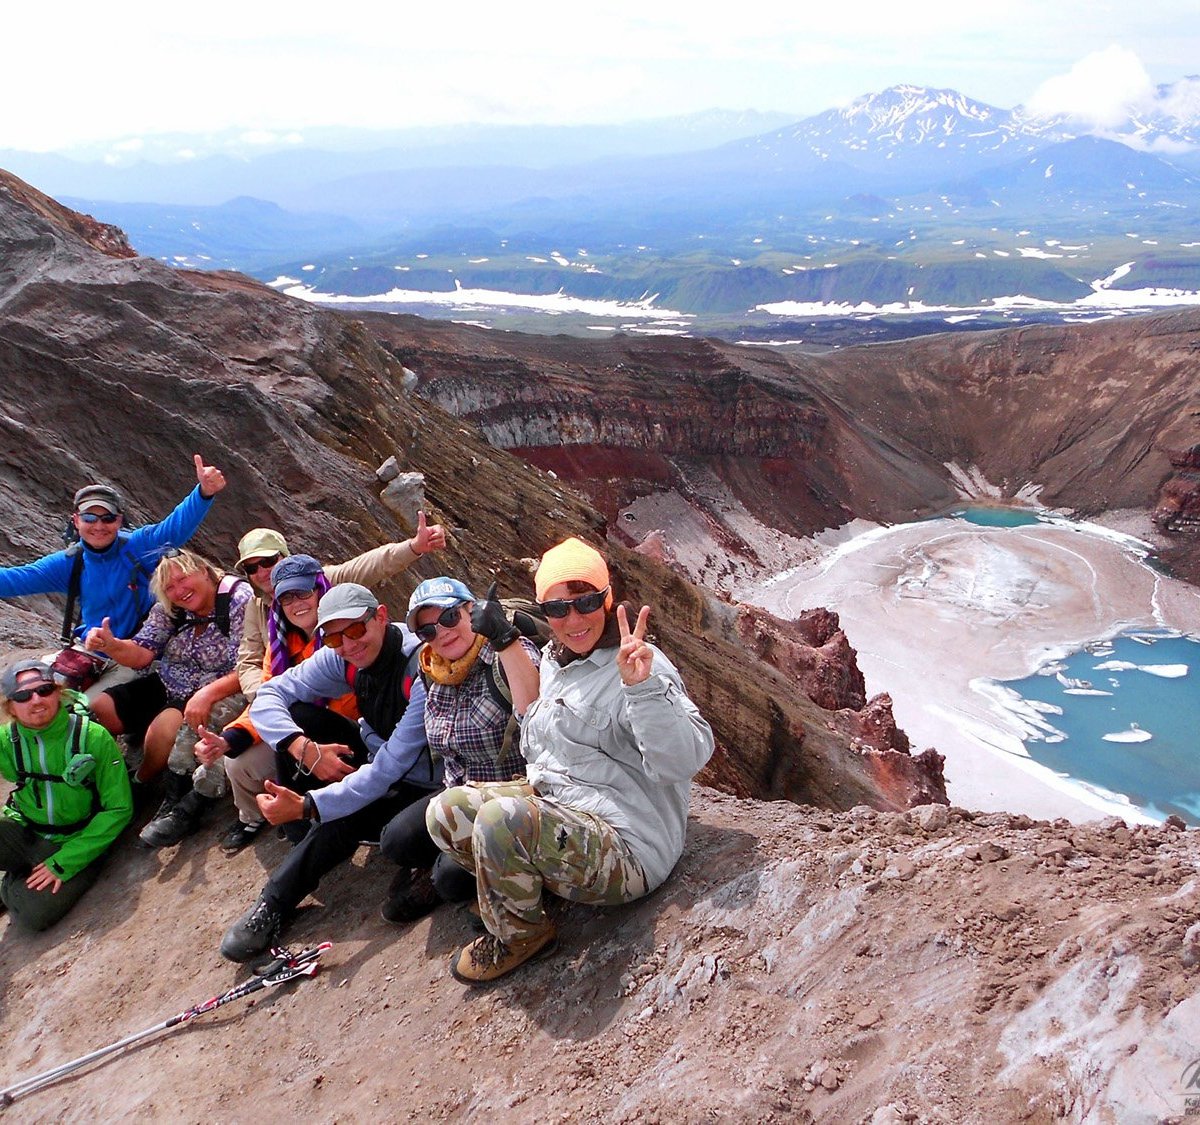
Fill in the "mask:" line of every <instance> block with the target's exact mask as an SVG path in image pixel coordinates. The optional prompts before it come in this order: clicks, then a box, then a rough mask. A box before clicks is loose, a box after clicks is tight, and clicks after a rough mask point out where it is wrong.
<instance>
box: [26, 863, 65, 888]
mask: <svg viewBox="0 0 1200 1125" xmlns="http://www.w3.org/2000/svg"><path fill="white" fill-rule="evenodd" d="M62 885H63V881H62V880H61V879H60V878H59V877H58V876H57V875H55V874H54V872H53V871H51V870H50V868H48V867H47V866H46V865H45V864H44V863H39V864H38V865H37V867H35V868H34V869H33V871H32V872H30V875H29V878H28V879H26V880H25V886H27V887H28V888H29V889H30V890H31V891H45V890H49V892H50V893H51V894H52V895H56V894H58V890H59V888H60V887H61V886H62Z"/></svg>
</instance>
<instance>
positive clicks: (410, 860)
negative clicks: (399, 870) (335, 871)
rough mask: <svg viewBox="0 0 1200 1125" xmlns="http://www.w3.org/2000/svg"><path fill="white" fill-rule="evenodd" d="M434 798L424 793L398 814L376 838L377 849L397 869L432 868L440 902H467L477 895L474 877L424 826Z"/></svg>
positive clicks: (433, 793) (435, 888)
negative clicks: (443, 849) (443, 848)
mask: <svg viewBox="0 0 1200 1125" xmlns="http://www.w3.org/2000/svg"><path fill="white" fill-rule="evenodd" d="M436 795H437V793H436V791H435V792H432V793H430V792H427V793H426V794H425V795H424V796H423V797H422V798H421V799H420V800H418V801H413V803H412V804H411V805H409V806H408V808H406V809H404V810H402V811H401V812H399V813H397V814H396V816H394V817H393V818H392V820H391V822H390V823H389V824H388V826H387V827H386V828H385V829H384V830H383V835H381V836H380V837H379V850H380V851H381V852H382V853H383V854H384V855H385V856H386V857H387V858H388V859H390V860H391V861H392V862H393V863H395V864H398V865H399V866H400V867H416V868H426V867H432V868H433V887H434V890H436V891H437V893H438V895H439V896H440V897H441V899H442V901H443V902H466V901H467V900H468V899H473V898H475V896H476V893H477V892H476V887H475V876H474V875H473V874H472V873H471V872H470V871H466V870H464V869H463V868H461V867H459V865H458V864H457V863H455V862H454V860H452V859H451V858H450V857H449V856H448V855H446V854H445V853H444V852H443V851H442V850H441V848H439V847H438V846H437V844H435V843H434V842H433V837H432V836H430V835H429V829H428V828H427V827H426V826H425V809H426V808H427V807H428V806H429V802H430V801H432V800H433V798H434V797H435V796H436Z"/></svg>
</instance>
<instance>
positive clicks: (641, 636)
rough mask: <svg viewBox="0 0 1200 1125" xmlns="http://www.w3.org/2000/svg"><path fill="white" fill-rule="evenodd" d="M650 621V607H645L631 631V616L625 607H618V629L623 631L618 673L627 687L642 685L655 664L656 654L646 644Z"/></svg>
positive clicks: (618, 652) (618, 658) (618, 651)
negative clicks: (647, 624) (647, 625)
mask: <svg viewBox="0 0 1200 1125" xmlns="http://www.w3.org/2000/svg"><path fill="white" fill-rule="evenodd" d="M649 620H650V607H649V606H648V605H644V606H642V608H641V611H640V612H639V613H638V618H637V623H636V624H635V625H634V627H633V632H632V633H631V632H630V631H629V616H628V615H627V614H626V612H625V607H624V606H623V605H619V606H617V628H618V629H620V630H621V647H620V648H618V649H617V671H618V672H620V673H621V682H622V683H624V684H625V685H626V686H627V687H633V685H634V684H640V683H641V682H642V681H643V680H645V679H646V678H647V677H649V675H650V665H651V664H653V663H654V652H653V650H652V649H651V648H650V646H649V645H648V644H647V643H646V622H647V621H649Z"/></svg>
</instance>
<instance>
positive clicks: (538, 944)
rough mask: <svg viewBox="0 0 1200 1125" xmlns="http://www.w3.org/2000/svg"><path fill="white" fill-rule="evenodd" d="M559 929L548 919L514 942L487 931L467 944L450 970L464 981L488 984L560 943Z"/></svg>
mask: <svg viewBox="0 0 1200 1125" xmlns="http://www.w3.org/2000/svg"><path fill="white" fill-rule="evenodd" d="M557 939H558V928H557V927H556V926H555V925H554V922H553V921H552V920H551V919H549V918H547V919H546V921H545V923H544V924H543V925H542V926H541V928H540V929H538V930H537V931H536V932H534V933H532V934H530V935H529V937H527V938H523V939H521V940H518V941H514V942H512V944H511V945H505V943H504V942H502V941H501V940H500V939H499V938H498V937H496V935H495V934H492V933H487V934H484V935H483V936H482V937H477V938H476V939H475V940H474V941H473V942H471V944H470V945H465V946H463V948H462V949H461V950H460V951H459V953H458V956H457V957H455V958H454V959H453V960H452V961H451V962H450V972H451V973H452V974H453V975H454V976H455V977H456V978H457V979H458V980H460V981H462V982H463V983H464V984H487V983H488V982H489V981H494V980H498V979H499V978H500V977H502V976H505V975H507V974H508V973H511V972H512V971H513V969H516V968H519V967H520V966H521V965H524V964H525V962H526V961H532V960H533V958H535V957H540V956H542V955H544V954H546V953H549V952H550V951H551V950H552V949H553V948H554V946H555V944H556V943H557Z"/></svg>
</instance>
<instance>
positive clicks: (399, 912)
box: [379, 867, 442, 925]
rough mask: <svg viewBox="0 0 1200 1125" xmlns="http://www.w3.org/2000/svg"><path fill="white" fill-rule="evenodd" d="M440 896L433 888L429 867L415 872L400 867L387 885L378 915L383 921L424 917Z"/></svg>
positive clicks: (398, 922) (401, 920) (400, 921)
mask: <svg viewBox="0 0 1200 1125" xmlns="http://www.w3.org/2000/svg"><path fill="white" fill-rule="evenodd" d="M441 901H442V900H441V896H439V895H438V893H437V891H435V890H434V889H433V880H432V879H431V878H430V876H429V868H427V867H424V868H421V870H419V871H417V872H415V873H414V872H412V871H410V870H409V869H408V868H407V867H402V868H401V869H400V870H399V871H398V872H397V874H396V877H395V878H394V879H393V880H392V885H391V886H390V887H388V893H387V898H385V899H384V900H383V905H382V906H381V907H380V908H379V916H380V917H381V918H382V919H383V920H384V921H385V922H395V923H396V924H397V925H400V924H402V923H404V922H415V921H416V920H417V919H418V918H424V917H425V915H426V914H428V913H429V912H430V911H431V910H434V909H435V908H436V907H437V906H438V905H439V904H440V903H441Z"/></svg>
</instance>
